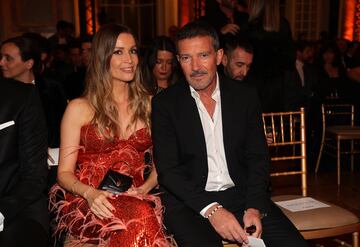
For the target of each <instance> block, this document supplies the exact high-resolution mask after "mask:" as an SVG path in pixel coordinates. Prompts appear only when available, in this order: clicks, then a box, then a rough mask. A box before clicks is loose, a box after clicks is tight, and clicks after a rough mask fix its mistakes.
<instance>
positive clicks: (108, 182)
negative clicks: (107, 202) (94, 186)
mask: <svg viewBox="0 0 360 247" xmlns="http://www.w3.org/2000/svg"><path fill="white" fill-rule="evenodd" d="M131 185H132V178H131V177H129V176H126V175H124V174H121V173H118V172H116V171H114V170H111V169H110V170H109V171H108V172H107V173H106V174H105V177H104V179H103V180H102V182H101V184H100V185H99V189H101V190H107V191H110V192H112V193H115V194H119V193H123V192H126V191H127V190H128V189H129V188H130V187H131Z"/></svg>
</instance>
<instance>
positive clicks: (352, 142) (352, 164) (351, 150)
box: [350, 140, 354, 172]
mask: <svg viewBox="0 0 360 247" xmlns="http://www.w3.org/2000/svg"><path fill="white" fill-rule="evenodd" d="M350 152H351V153H350V154H351V172H354V140H351V148H350Z"/></svg>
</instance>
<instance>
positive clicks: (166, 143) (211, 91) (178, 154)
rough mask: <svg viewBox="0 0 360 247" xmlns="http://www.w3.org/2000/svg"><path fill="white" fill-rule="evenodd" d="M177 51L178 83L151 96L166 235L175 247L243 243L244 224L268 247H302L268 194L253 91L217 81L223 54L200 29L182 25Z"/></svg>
mask: <svg viewBox="0 0 360 247" xmlns="http://www.w3.org/2000/svg"><path fill="white" fill-rule="evenodd" d="M177 48H178V55H177V57H178V60H179V62H180V65H181V68H182V70H183V72H184V75H185V79H183V80H180V81H178V82H176V83H175V85H174V86H172V87H170V88H168V89H167V90H164V91H163V92H161V93H159V94H157V95H156V96H155V97H154V98H153V102H152V106H153V108H152V117H151V120H152V137H153V143H154V161H155V164H156V168H157V171H158V174H159V176H158V178H159V183H160V185H161V189H162V190H163V191H164V193H162V194H161V196H162V202H163V203H164V206H165V208H166V210H165V215H164V219H165V221H164V223H165V226H166V228H167V230H168V231H169V232H170V233H171V234H174V238H175V240H176V242H177V244H178V245H179V246H206V247H222V246H223V244H222V239H226V240H230V241H234V242H236V243H238V244H242V243H246V244H248V243H249V240H248V235H247V234H246V232H245V230H246V229H248V228H250V227H251V226H255V231H254V232H253V233H252V236H253V237H256V238H260V237H261V238H263V240H264V242H265V244H266V246H268V247H271V246H279V247H280V246H284V247H285V246H286V247H288V246H297V247H300V246H308V245H307V243H306V241H305V240H304V239H303V237H302V236H301V235H300V233H299V232H298V231H297V230H296V228H295V227H294V226H293V225H292V223H291V222H290V221H289V220H288V219H287V218H286V216H285V215H284V214H283V213H282V212H281V210H280V209H279V208H278V207H276V206H275V204H274V203H273V202H272V201H271V199H270V195H269V193H268V186H269V165H270V160H269V153H268V149H267V144H266V142H265V135H264V130H263V126H262V121H261V111H260V103H259V100H258V97H257V93H256V89H255V88H254V87H251V86H249V85H247V84H244V83H236V82H235V81H233V80H231V79H228V78H226V77H224V76H221V75H218V73H217V65H219V64H220V62H221V59H222V56H223V50H222V49H220V45H219V39H218V36H217V33H216V31H215V29H213V28H212V27H211V26H209V25H208V24H207V23H204V22H190V23H188V24H187V25H185V26H184V27H183V28H182V29H181V30H180V31H179V33H178V36H177ZM265 215H266V216H265ZM194 236H195V237H194Z"/></svg>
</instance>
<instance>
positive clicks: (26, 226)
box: [0, 217, 49, 247]
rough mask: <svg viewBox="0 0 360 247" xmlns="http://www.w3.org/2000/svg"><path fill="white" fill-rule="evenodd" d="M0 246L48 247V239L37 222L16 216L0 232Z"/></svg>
mask: <svg viewBox="0 0 360 247" xmlns="http://www.w3.org/2000/svg"><path fill="white" fill-rule="evenodd" d="M5 220H6V219H5ZM0 246H4V247H5V246H6V247H33V246H34V247H48V246H49V239H48V234H47V232H46V231H45V229H44V228H43V226H42V225H41V224H40V223H39V222H37V221H35V220H33V219H27V218H21V217H17V218H16V219H14V220H13V221H12V222H11V223H10V224H8V225H6V226H5V227H4V230H3V231H2V232H0Z"/></svg>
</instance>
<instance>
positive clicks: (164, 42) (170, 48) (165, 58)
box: [144, 36, 179, 94]
mask: <svg viewBox="0 0 360 247" xmlns="http://www.w3.org/2000/svg"><path fill="white" fill-rule="evenodd" d="M178 77H179V73H178V61H177V60H176V48H175V45H174V43H173V42H172V41H171V39H170V38H169V37H166V36H159V37H157V38H156V39H155V40H154V42H153V44H152V45H151V47H150V48H149V50H148V53H147V55H146V59H145V80H144V82H145V83H146V88H147V89H148V90H149V91H150V92H151V93H152V94H156V93H159V92H160V91H162V90H164V89H166V88H167V87H169V86H170V85H172V84H174V83H175V81H176V80H177V79H178Z"/></svg>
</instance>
